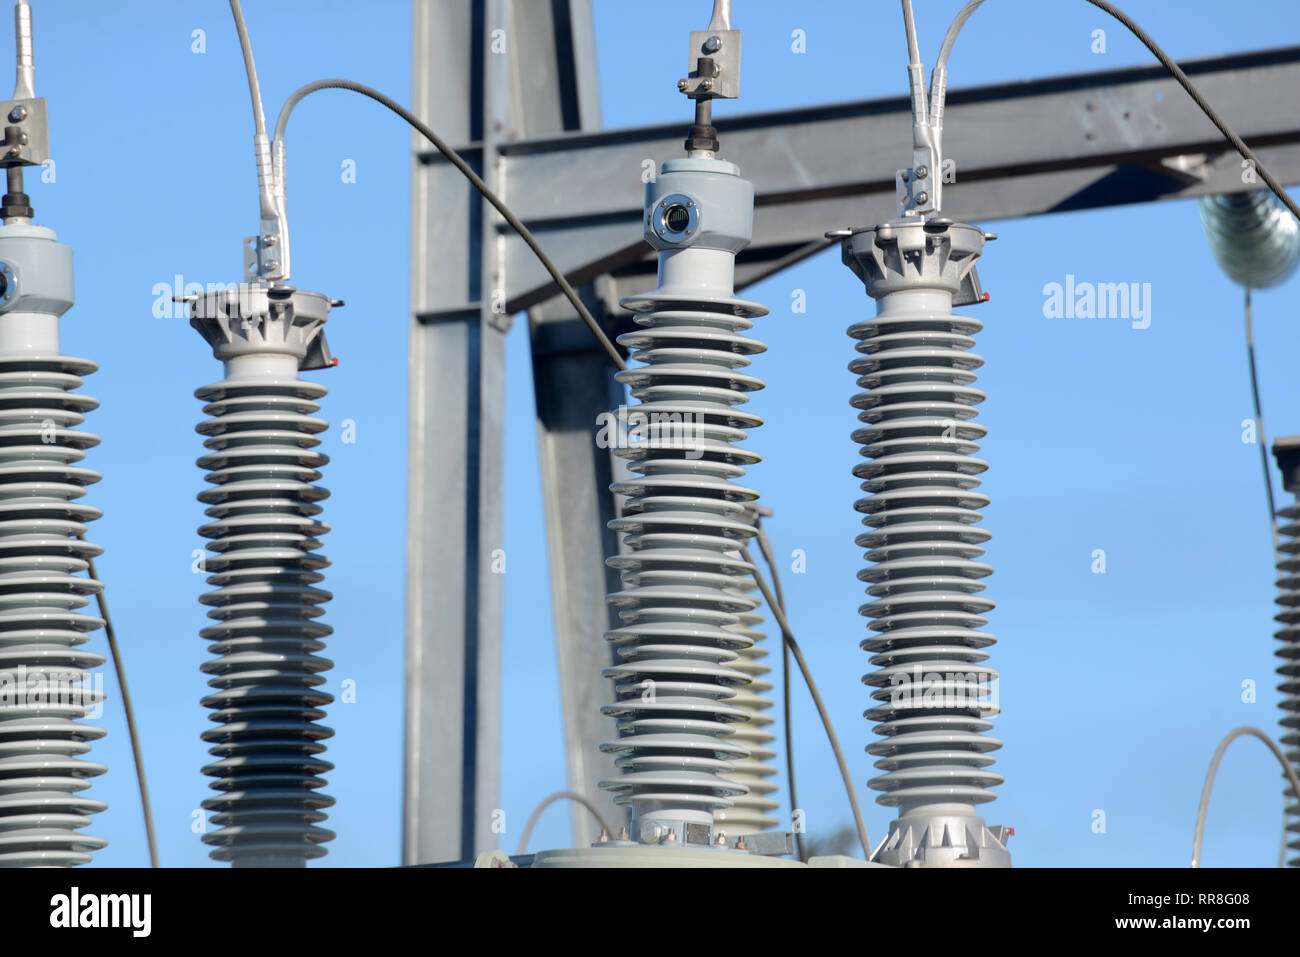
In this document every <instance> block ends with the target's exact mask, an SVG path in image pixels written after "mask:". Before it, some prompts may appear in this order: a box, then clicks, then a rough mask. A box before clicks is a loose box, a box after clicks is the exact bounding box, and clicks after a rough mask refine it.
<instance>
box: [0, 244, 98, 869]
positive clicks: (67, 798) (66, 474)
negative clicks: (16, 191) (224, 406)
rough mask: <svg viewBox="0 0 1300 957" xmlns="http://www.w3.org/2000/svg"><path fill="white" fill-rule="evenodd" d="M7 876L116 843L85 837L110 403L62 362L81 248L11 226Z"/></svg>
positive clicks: (6, 411)
mask: <svg viewBox="0 0 1300 957" xmlns="http://www.w3.org/2000/svg"><path fill="white" fill-rule="evenodd" d="M0 287H2V288H0V866H4V867H23V866H29V867H52V866H53V867H57V866H64V865H73V864H85V863H87V862H88V861H89V860H90V854H91V852H92V851H96V850H99V849H100V848H102V847H104V846H105V845H106V844H107V843H108V842H107V841H105V840H103V839H102V838H98V837H90V836H88V835H86V834H83V833H81V829H82V828H84V827H86V826H87V825H88V824H89V823H90V818H89V816H88V815H91V814H95V813H97V812H99V811H102V810H104V809H105V808H106V807H107V805H106V804H104V803H103V802H102V801H96V800H93V799H91V798H88V797H86V796H85V795H84V794H83V792H84V791H85V790H86V789H87V788H89V787H90V779H91V778H94V777H95V776H97V775H100V774H103V773H104V770H105V768H104V766H103V765H100V764H95V763H92V762H90V761H87V760H85V759H84V757H83V756H84V755H85V754H86V753H87V752H88V751H89V750H90V742H92V741H95V740H97V739H99V738H101V737H103V735H104V732H103V731H102V730H101V729H99V728H96V727H92V726H90V725H87V724H83V723H82V721H81V719H83V718H86V717H96V716H98V714H99V712H100V711H101V710H102V708H101V706H102V702H103V700H104V694H103V672H102V671H99V670H97V669H99V668H100V666H102V665H103V664H104V658H103V657H102V656H101V655H98V654H95V653H94V652H91V651H88V650H86V648H85V647H84V646H85V644H86V642H87V641H88V640H89V639H88V633H89V632H92V631H95V630H96V629H98V628H100V627H102V626H103V624H104V622H103V619H101V618H99V617H97V616H95V615H91V614H87V613H86V612H85V611H83V610H82V609H84V608H85V607H86V606H87V605H88V603H89V602H90V601H91V600H92V598H93V597H94V596H95V595H96V594H98V593H99V592H100V590H101V589H102V588H103V586H102V585H101V584H100V583H99V582H98V581H96V580H95V579H93V578H90V577H88V576H87V575H86V574H85V573H86V571H87V568H88V563H89V560H90V559H93V558H95V557H97V556H98V555H100V554H101V553H102V551H103V549H101V548H100V547H99V546H98V545H92V544H90V543H89V542H86V541H84V540H83V539H82V536H83V535H84V534H85V532H86V525H87V523H88V522H91V521H93V520H94V519H97V518H99V517H100V515H101V514H103V513H102V512H100V511H99V509H97V508H94V507H92V506H89V505H85V504H83V503H81V502H80V501H79V500H80V499H81V498H82V497H83V496H84V495H85V494H86V487H87V486H89V485H93V484H94V483H96V482H98V481H99V480H100V475H99V473H98V472H94V471H91V470H90V469H88V468H83V467H82V466H81V465H79V464H78V463H80V462H81V461H82V460H83V459H84V458H85V454H86V450H87V449H90V448H93V447H94V446H96V445H98V444H99V438H98V437H97V436H94V435H91V434H90V433H88V432H82V431H79V429H78V426H80V425H81V423H82V422H83V421H84V417H85V414H86V413H87V412H89V411H91V410H92V409H95V408H97V407H98V405H99V403H98V402H96V401H95V400H94V399H92V398H90V397H89V396H87V395H83V394H81V393H77V392H74V391H73V390H75V389H77V388H78V387H79V386H80V385H81V384H82V377H83V376H85V375H87V374H89V373H91V372H94V371H95V368H96V366H95V364H94V363H93V362H89V361H87V360H85V359H74V358H70V357H67V356H63V355H60V351H59V327H58V322H59V316H61V315H62V314H63V313H64V312H66V311H67V310H68V309H69V308H70V307H71V306H72V303H73V294H72V289H73V286H72V251H71V250H70V249H69V248H68V247H67V246H63V245H61V244H60V243H58V242H57V240H56V237H55V234H54V232H53V231H52V230H49V229H45V228H44V227H40V226H30V225H25V224H6V225H4V226H0Z"/></svg>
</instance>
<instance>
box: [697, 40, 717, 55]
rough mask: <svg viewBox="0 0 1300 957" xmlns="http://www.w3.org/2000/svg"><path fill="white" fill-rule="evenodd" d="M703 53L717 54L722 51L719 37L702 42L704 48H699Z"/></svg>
mask: <svg viewBox="0 0 1300 957" xmlns="http://www.w3.org/2000/svg"><path fill="white" fill-rule="evenodd" d="M700 49H701V50H703V51H704V52H705V53H717V52H718V51H719V50H720V49H722V38H721V37H709V38H708V39H707V40H705V41H704V46H702V47H700Z"/></svg>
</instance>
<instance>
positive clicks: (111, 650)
mask: <svg viewBox="0 0 1300 957" xmlns="http://www.w3.org/2000/svg"><path fill="white" fill-rule="evenodd" d="M77 537H78V538H79V539H81V540H82V541H85V535H78V536H77ZM86 574H87V575H89V576H90V577H91V578H93V579H95V580H96V581H100V580H101V579H100V577H99V573H98V572H96V571H95V560H94V559H93V558H91V557H90V556H87V557H86ZM95 603H96V605H97V606H98V607H99V617H100V618H102V619H103V620H104V637H105V638H106V639H107V641H108V656H109V658H111V659H112V661H113V672H114V674H116V675H117V687H118V690H119V691H121V693H122V710H123V711H124V712H126V735H127V738H128V739H129V740H130V743H131V758H132V760H134V761H135V780H136V785H137V787H138V788H139V790H140V808H141V811H142V812H143V814H144V836H145V842H146V844H147V846H148V848H149V866H150V867H157V866H158V839H157V836H156V835H155V834H154V829H153V806H152V803H151V802H150V800H149V784H148V782H147V781H146V780H145V773H144V752H143V749H142V748H141V747H140V731H139V728H138V727H137V726H136V723H135V708H134V706H133V705H132V704H131V691H130V689H129V688H128V687H127V683H126V665H125V664H124V663H123V662H122V650H121V648H120V647H119V646H118V643H117V629H116V628H114V627H113V616H112V615H111V614H109V611H108V599H106V598H105V597H104V589H103V588H101V589H100V590H99V591H98V592H96V593H95Z"/></svg>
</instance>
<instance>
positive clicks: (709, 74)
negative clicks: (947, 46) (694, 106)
mask: <svg viewBox="0 0 1300 957" xmlns="http://www.w3.org/2000/svg"><path fill="white" fill-rule="evenodd" d="M701 62H703V63H704V64H706V69H705V70H703V71H702V70H701V69H700V64H701ZM686 69H687V70H688V71H689V73H688V74H687V77H686V79H684V80H679V81H678V82H677V89H679V90H681V91H682V92H683V93H685V94H686V95H687V96H688V97H690V98H691V99H705V98H707V99H713V100H734V99H736V97H738V96H740V31H739V30H692V31H691V54H690V58H689V59H688V60H687V63H686Z"/></svg>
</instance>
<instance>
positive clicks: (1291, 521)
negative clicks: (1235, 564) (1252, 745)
mask: <svg viewBox="0 0 1300 957" xmlns="http://www.w3.org/2000/svg"><path fill="white" fill-rule="evenodd" d="M1273 454H1274V455H1275V456H1276V457H1277V462H1278V466H1279V467H1280V468H1281V470H1282V484H1283V487H1284V488H1285V489H1286V490H1287V491H1288V492H1290V493H1292V494H1293V495H1296V496H1297V498H1296V501H1294V502H1292V503H1291V504H1290V505H1285V506H1283V507H1282V508H1280V509H1278V513H1277V514H1278V517H1279V519H1281V521H1279V522H1278V538H1279V545H1278V555H1277V575H1278V578H1277V587H1278V596H1277V599H1276V601H1277V604H1278V605H1279V606H1280V608H1281V611H1279V612H1278V613H1277V615H1276V616H1274V617H1275V620H1276V621H1277V622H1278V623H1279V624H1280V625H1281V626H1282V627H1281V629H1279V630H1278V632H1277V635H1276V637H1277V640H1278V641H1280V642H1281V643H1282V645H1281V647H1280V648H1278V649H1277V651H1276V652H1275V653H1276V654H1277V656H1278V657H1279V658H1281V659H1282V663H1281V664H1280V665H1278V667H1277V673H1278V674H1279V675H1281V676H1282V683H1281V684H1280V685H1278V688H1277V690H1278V692H1279V693H1280V694H1281V695H1282V700H1281V702H1280V706H1281V708H1282V717H1281V719H1280V722H1279V723H1280V724H1281V725H1282V735H1281V742H1282V748H1283V751H1284V753H1285V755H1286V759H1287V761H1289V762H1290V763H1291V766H1292V767H1294V768H1295V769H1296V770H1297V772H1300V436H1296V435H1292V436H1286V437H1285V438H1280V439H1278V440H1277V441H1276V442H1274V443H1273ZM1283 781H1284V783H1283V792H1282V793H1283V797H1284V800H1285V801H1286V814H1287V825H1286V829H1287V847H1288V848H1289V849H1290V850H1292V851H1297V852H1300V795H1297V794H1296V793H1295V792H1294V791H1293V790H1292V788H1291V784H1290V782H1289V781H1287V780H1286V779H1285V776H1284V777H1283ZM1287 864H1288V865H1290V866H1291V867H1300V854H1297V856H1295V857H1292V858H1291V859H1290V860H1288V861H1287Z"/></svg>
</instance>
